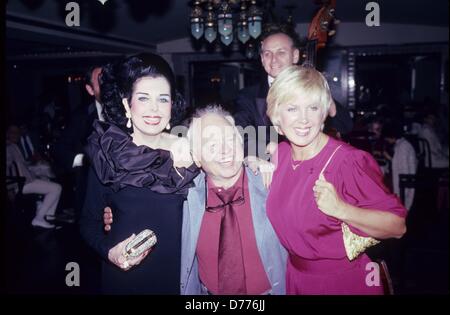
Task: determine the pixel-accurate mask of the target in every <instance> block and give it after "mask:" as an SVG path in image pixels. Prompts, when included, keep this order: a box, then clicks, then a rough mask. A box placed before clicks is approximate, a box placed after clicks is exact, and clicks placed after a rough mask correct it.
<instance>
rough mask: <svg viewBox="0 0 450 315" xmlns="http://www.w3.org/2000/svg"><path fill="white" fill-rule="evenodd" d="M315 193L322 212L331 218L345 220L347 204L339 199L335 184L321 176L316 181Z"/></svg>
mask: <svg viewBox="0 0 450 315" xmlns="http://www.w3.org/2000/svg"><path fill="white" fill-rule="evenodd" d="M313 191H314V198H315V199H316V203H317V207H318V208H319V209H320V211H322V212H323V213H325V214H326V215H329V216H331V217H334V218H337V219H340V220H343V214H344V211H343V209H344V206H345V203H344V201H342V200H341V198H339V196H338V194H337V193H336V189H335V188H334V186H333V184H331V183H330V182H327V180H326V179H325V177H324V176H323V174H320V176H319V179H318V180H316V183H315V185H314V187H313Z"/></svg>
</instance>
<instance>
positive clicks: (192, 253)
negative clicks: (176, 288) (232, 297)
mask: <svg viewBox="0 0 450 315" xmlns="http://www.w3.org/2000/svg"><path fill="white" fill-rule="evenodd" d="M246 172H247V178H248V188H249V194H250V204H251V209H252V217H253V226H254V230H255V237H256V243H257V247H258V251H259V255H260V257H261V261H262V263H263V265H264V270H265V271H266V275H267V278H268V279H269V282H270V284H271V285H272V289H271V291H270V292H269V293H270V294H285V292H286V291H285V290H286V289H285V288H286V285H285V274H286V258H287V252H286V250H285V249H284V248H283V247H282V245H281V244H280V242H279V240H278V237H277V236H276V234H275V231H274V230H273V228H272V225H271V224H270V222H269V219H268V218H267V215H266V198H267V190H266V189H265V188H264V186H263V183H262V180H261V177H260V176H255V175H254V174H253V172H252V171H251V170H249V169H246ZM194 183H195V187H193V188H191V189H190V190H189V194H188V197H187V200H186V201H185V203H184V207H183V232H182V246H181V248H182V250H181V281H180V286H181V288H180V289H181V290H180V292H181V294H182V295H197V294H205V293H206V292H205V288H204V286H203V285H202V284H201V283H200V280H199V276H198V261H197V256H196V248H197V240H198V236H199V233H200V226H201V223H202V219H203V214H204V213H205V197H206V196H205V174H204V173H200V174H199V175H198V176H197V177H196V178H195V179H194Z"/></svg>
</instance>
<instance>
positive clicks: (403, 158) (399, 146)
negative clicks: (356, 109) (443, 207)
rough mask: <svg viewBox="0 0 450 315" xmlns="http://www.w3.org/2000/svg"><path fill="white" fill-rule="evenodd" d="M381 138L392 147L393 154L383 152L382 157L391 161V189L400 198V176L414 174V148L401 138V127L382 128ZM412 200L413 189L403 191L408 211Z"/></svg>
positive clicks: (389, 126)
mask: <svg viewBox="0 0 450 315" xmlns="http://www.w3.org/2000/svg"><path fill="white" fill-rule="evenodd" d="M383 137H384V139H385V140H386V142H388V143H389V144H391V145H393V146H394V148H393V154H391V153H388V152H387V151H384V152H383V155H384V157H385V158H386V159H387V160H389V161H391V169H392V187H393V191H394V193H395V194H396V195H397V196H400V184H399V175H400V174H409V175H414V174H416V170H417V158H416V152H415V150H414V147H413V146H412V145H411V143H409V142H408V140H406V139H405V138H404V137H403V136H402V130H401V126H398V125H395V124H390V125H387V126H385V127H384V128H383ZM413 200H414V188H406V189H405V200H404V203H405V207H406V209H407V210H408V211H409V210H410V209H411V206H412V204H413Z"/></svg>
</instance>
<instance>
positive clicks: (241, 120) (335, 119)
mask: <svg viewBox="0 0 450 315" xmlns="http://www.w3.org/2000/svg"><path fill="white" fill-rule="evenodd" d="M297 47H298V39H297V35H296V34H295V32H294V30H292V29H291V28H290V27H289V26H287V25H271V26H270V27H269V28H267V29H266V30H265V32H264V33H263V34H262V35H261V46H260V56H261V63H262V66H263V68H264V70H265V72H266V73H267V76H264V77H263V78H261V82H260V83H259V84H257V85H254V86H250V87H248V88H244V89H242V90H241V91H240V92H239V94H238V96H237V98H236V100H235V108H234V114H233V116H234V119H235V121H236V125H237V126H240V127H242V128H244V144H245V156H259V157H264V153H265V152H266V148H267V145H268V144H269V143H270V142H271V143H277V142H278V141H277V139H278V138H277V133H276V132H275V130H274V128H273V127H272V123H271V122H270V119H269V118H268V117H267V115H266V110H267V102H266V97H267V94H268V92H269V88H270V85H271V84H272V82H273V81H274V80H275V78H276V77H277V76H278V74H279V73H280V72H281V71H283V70H284V69H286V68H287V67H289V66H291V65H295V64H297V63H298V62H299V59H300V51H299V49H298V48H297ZM329 118H330V119H329V121H328V122H326V124H330V125H331V126H332V127H334V128H336V129H337V128H339V129H341V127H342V126H346V127H345V128H344V129H345V132H347V131H348V129H350V130H351V128H352V124H353V123H352V120H351V117H350V114H349V112H348V110H347V109H346V108H344V107H343V106H339V114H338V113H337V110H336V104H335V103H332V105H331V106H330V112H329ZM349 124H351V126H350V128H348V125H349ZM249 126H250V127H253V128H254V130H255V131H256V132H254V133H252V132H251V131H250V130H248V129H247V131H248V133H246V132H245V131H246V130H245V129H246V128H247V127H249ZM258 127H259V128H258ZM253 128H251V129H253ZM258 129H260V130H258ZM338 131H340V132H341V133H342V132H343V130H338ZM269 151H270V150H269Z"/></svg>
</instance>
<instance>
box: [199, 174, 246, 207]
mask: <svg viewBox="0 0 450 315" xmlns="http://www.w3.org/2000/svg"><path fill="white" fill-rule="evenodd" d="M243 172H244V174H243V176H242V183H241V188H240V194H238V195H239V197H237V198H236V199H233V200H231V201H229V202H226V203H222V204H220V205H217V206H208V181H207V180H205V209H206V211H209V212H219V211H221V210H222V209H223V208H225V207H226V206H234V205H242V204H244V202H245V193H244V179H245V170H243Z"/></svg>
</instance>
